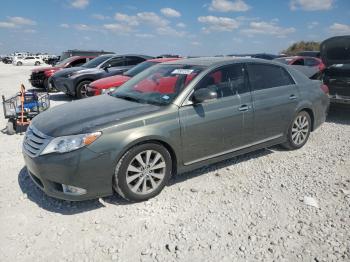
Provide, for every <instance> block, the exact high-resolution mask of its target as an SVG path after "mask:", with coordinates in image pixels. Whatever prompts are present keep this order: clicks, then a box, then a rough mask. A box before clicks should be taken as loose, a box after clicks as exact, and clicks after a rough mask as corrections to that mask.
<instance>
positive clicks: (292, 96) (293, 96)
mask: <svg viewBox="0 0 350 262" xmlns="http://www.w3.org/2000/svg"><path fill="white" fill-rule="evenodd" d="M295 99H297V96H296V95H290V97H289V100H295Z"/></svg>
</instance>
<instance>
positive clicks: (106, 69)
mask: <svg viewBox="0 0 350 262" xmlns="http://www.w3.org/2000/svg"><path fill="white" fill-rule="evenodd" d="M110 67H112V65H111V64H108V65H104V66H103V70H105V71H107V72H108V68H110Z"/></svg>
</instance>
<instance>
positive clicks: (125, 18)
mask: <svg viewBox="0 0 350 262" xmlns="http://www.w3.org/2000/svg"><path fill="white" fill-rule="evenodd" d="M114 19H115V20H117V21H119V22H123V23H126V24H128V25H129V26H138V25H139V21H138V19H137V17H136V16H131V15H127V14H122V13H116V14H115V15H114Z"/></svg>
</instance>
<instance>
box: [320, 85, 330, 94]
mask: <svg viewBox="0 0 350 262" xmlns="http://www.w3.org/2000/svg"><path fill="white" fill-rule="evenodd" d="M321 89H322V91H323V92H324V93H325V94H329V88H328V86H327V85H325V84H322V85H321Z"/></svg>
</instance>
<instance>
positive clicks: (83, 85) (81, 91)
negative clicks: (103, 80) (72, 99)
mask: <svg viewBox="0 0 350 262" xmlns="http://www.w3.org/2000/svg"><path fill="white" fill-rule="evenodd" d="M90 83H91V81H88V80H86V81H82V82H80V83H79V84H78V86H77V90H76V96H77V98H79V99H80V98H87V97H88V95H87V86H88V85H89V84H90Z"/></svg>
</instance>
